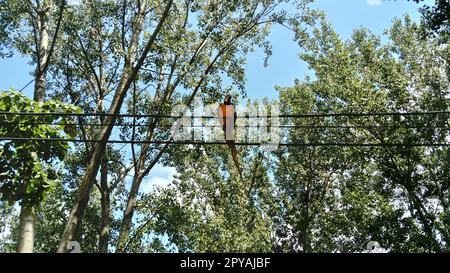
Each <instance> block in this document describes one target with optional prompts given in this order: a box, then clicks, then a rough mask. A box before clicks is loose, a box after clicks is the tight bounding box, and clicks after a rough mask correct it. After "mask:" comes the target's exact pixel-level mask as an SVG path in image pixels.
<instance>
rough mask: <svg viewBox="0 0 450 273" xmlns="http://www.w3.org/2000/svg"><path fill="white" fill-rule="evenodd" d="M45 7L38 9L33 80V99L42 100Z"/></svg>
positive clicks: (46, 39)
mask: <svg viewBox="0 0 450 273" xmlns="http://www.w3.org/2000/svg"><path fill="white" fill-rule="evenodd" d="M46 10H47V8H46V7H42V10H40V11H38V17H39V19H38V22H37V23H38V31H39V45H38V49H37V52H36V54H37V55H38V63H37V67H36V72H35V73H36V75H35V81H34V100H35V101H39V102H43V101H44V99H45V76H46V73H45V71H44V67H45V66H46V64H47V61H48V50H49V48H48V44H49V43H48V23H47V14H46V13H47V11H46ZM55 39H56V38H55Z"/></svg>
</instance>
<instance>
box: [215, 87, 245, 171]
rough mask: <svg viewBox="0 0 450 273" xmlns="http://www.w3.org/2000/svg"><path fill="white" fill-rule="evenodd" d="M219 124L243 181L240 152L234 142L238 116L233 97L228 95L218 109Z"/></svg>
mask: <svg viewBox="0 0 450 273" xmlns="http://www.w3.org/2000/svg"><path fill="white" fill-rule="evenodd" d="M218 114H219V122H220V125H221V126H222V129H223V131H224V133H225V141H226V143H227V145H228V148H229V149H230V151H231V156H232V157H233V161H234V165H235V166H236V169H237V170H238V172H239V176H240V178H241V180H242V172H241V166H240V164H239V158H238V152H237V149H236V143H235V142H234V128H235V126H236V118H237V114H236V111H235V108H234V104H233V103H232V102H231V96H230V95H227V96H226V97H225V100H224V102H223V103H221V104H220V105H219V109H218Z"/></svg>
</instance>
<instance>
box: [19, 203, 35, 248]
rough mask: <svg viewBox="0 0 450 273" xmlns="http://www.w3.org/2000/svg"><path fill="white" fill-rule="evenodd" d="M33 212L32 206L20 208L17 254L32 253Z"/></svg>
mask: <svg viewBox="0 0 450 273" xmlns="http://www.w3.org/2000/svg"><path fill="white" fill-rule="evenodd" d="M34 223H35V212H34V208H33V206H32V205H28V204H22V207H21V208H20V226H19V244H18V246H17V252H18V253H33V246H34Z"/></svg>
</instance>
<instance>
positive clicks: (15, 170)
mask: <svg viewBox="0 0 450 273" xmlns="http://www.w3.org/2000/svg"><path fill="white" fill-rule="evenodd" d="M0 111H2V113H4V114H3V115H1V116H0V122H1V123H2V126H1V129H0V136H1V137H2V138H4V139H2V141H1V142H2V143H1V146H0V154H1V161H0V162H1V165H0V170H1V174H0V176H1V177H0V178H1V181H2V183H1V186H0V192H1V194H2V195H1V196H2V200H3V201H7V202H10V203H13V202H19V203H20V205H21V212H20V226H19V227H20V232H19V242H18V247H17V251H18V252H33V241H34V232H35V207H36V206H38V205H39V204H40V203H41V202H42V201H43V200H44V199H45V197H46V195H47V194H48V193H49V191H51V190H52V188H53V187H54V184H55V183H57V181H56V179H57V176H56V172H55V170H54V168H52V166H51V164H52V163H54V162H55V161H61V160H63V159H64V155H65V153H66V152H67V149H68V144H67V143H65V142H56V141H54V142H47V143H42V142H39V141H27V140H23V139H20V138H25V139H26V138H63V137H65V136H66V134H67V133H65V132H68V133H69V134H70V135H73V132H70V130H71V127H70V125H65V124H67V123H69V124H70V118H65V117H63V118H61V117H59V116H57V115H48V116H39V115H38V116H33V115H26V116H20V115H14V114H13V113H16V112H29V113H73V112H77V111H78V109H77V108H76V107H73V106H71V105H67V104H63V103H58V102H56V101H48V102H45V103H38V102H35V101H33V100H31V99H29V98H27V97H26V96H24V95H22V94H20V93H19V92H17V91H9V92H2V93H1V94H0ZM7 112H10V113H11V114H7ZM5 113H6V114H5ZM61 123H62V125H61ZM11 137H12V138H19V140H8V138H11Z"/></svg>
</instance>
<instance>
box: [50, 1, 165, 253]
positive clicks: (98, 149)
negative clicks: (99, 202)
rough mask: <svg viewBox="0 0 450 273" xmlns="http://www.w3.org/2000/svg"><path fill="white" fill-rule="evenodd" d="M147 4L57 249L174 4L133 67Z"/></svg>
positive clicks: (71, 230)
mask: <svg viewBox="0 0 450 273" xmlns="http://www.w3.org/2000/svg"><path fill="white" fill-rule="evenodd" d="M147 4H148V1H142V2H141V7H140V9H139V10H140V13H139V14H138V15H137V17H136V20H135V24H134V26H135V28H134V30H133V34H132V38H131V42H130V47H129V49H128V53H127V58H126V60H125V67H124V70H123V72H122V75H121V78H120V81H119V84H118V86H117V89H116V92H115V94H114V98H113V101H112V103H111V108H110V110H109V112H108V113H109V114H111V115H110V116H108V117H107V118H106V119H105V123H106V124H107V125H106V126H105V127H103V128H102V130H101V132H100V139H99V140H100V142H99V143H97V144H96V145H95V147H94V152H93V155H92V158H91V161H90V163H89V166H88V167H87V169H86V173H85V175H84V177H83V180H82V182H81V184H80V188H79V191H78V195H77V199H76V201H75V204H74V206H73V207H72V210H71V212H70V215H69V219H68V221H67V224H66V227H65V229H64V232H63V235H62V236H61V240H60V243H59V246H58V252H60V253H61V252H65V251H66V245H67V243H68V242H69V241H71V240H72V239H73V238H74V236H75V234H77V233H78V231H79V230H80V229H81V220H82V219H83V215H84V211H85V210H86V206H87V204H88V202H89V195H90V193H91V190H92V186H93V181H94V179H95V176H96V175H97V172H98V170H99V168H100V161H101V158H102V156H103V154H104V152H105V149H106V143H107V141H108V139H109V136H110V135H111V131H112V129H113V126H114V124H115V122H116V119H117V117H116V116H115V115H117V114H119V113H120V108H121V107H122V104H123V101H124V99H125V96H126V93H127V91H128V89H129V88H130V86H131V84H132V82H133V81H134V79H135V77H136V76H137V74H138V72H139V70H140V68H141V67H142V65H143V63H144V60H145V58H146V57H147V54H148V52H149V51H150V48H151V47H152V45H153V43H154V41H155V40H156V36H157V35H158V33H159V32H160V30H161V28H162V25H163V23H164V21H165V20H166V18H167V17H168V15H169V10H170V7H171V6H172V4H173V0H170V1H169V2H168V3H167V5H166V9H165V11H164V13H163V15H162V17H161V19H160V21H159V23H158V25H157V26H156V28H155V30H154V31H153V34H152V36H151V37H150V39H149V40H148V42H147V44H146V46H145V48H144V51H143V53H142V55H141V56H140V58H139V60H138V62H137V64H136V66H134V67H133V64H134V61H135V52H136V50H137V48H138V44H139V37H140V34H141V32H142V28H143V25H144V19H145V15H146V12H147Z"/></svg>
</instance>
